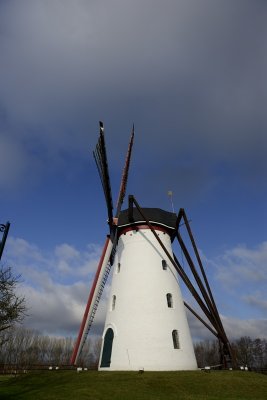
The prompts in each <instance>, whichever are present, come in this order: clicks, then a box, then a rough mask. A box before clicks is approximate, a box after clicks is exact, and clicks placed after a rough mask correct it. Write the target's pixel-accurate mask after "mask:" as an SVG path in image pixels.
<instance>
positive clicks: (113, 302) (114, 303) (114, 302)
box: [111, 295, 116, 311]
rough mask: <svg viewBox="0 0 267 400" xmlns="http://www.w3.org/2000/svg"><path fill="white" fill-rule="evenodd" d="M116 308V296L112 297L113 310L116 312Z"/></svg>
mask: <svg viewBox="0 0 267 400" xmlns="http://www.w3.org/2000/svg"><path fill="white" fill-rule="evenodd" d="M115 306H116V296H115V295H113V296H112V304H111V310H112V311H113V310H115Z"/></svg>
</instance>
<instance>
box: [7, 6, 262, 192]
mask: <svg viewBox="0 0 267 400" xmlns="http://www.w3.org/2000/svg"><path fill="white" fill-rule="evenodd" d="M0 7H1V13H0V15H1V17H0V18H1V21H0V22H1V33H0V34H1V37H0V48H1V54H2V61H1V66H0V79H1V91H0V107H1V122H2V124H1V125H2V126H3V129H1V131H0V135H1V136H5V135H6V133H7V132H8V135H9V136H10V140H14V141H16V142H17V146H18V145H19V146H21V149H23V151H21V154H22V156H21V158H22V159H27V156H28V155H29V154H30V153H32V151H33V148H38V149H39V152H40V154H41V158H44V159H46V158H48V157H49V159H50V160H51V159H53V158H54V159H56V158H57V157H58V153H60V152H63V153H64V154H65V153H68V152H70V151H74V152H82V151H83V147H84V145H85V144H86V145H87V147H88V142H90V143H89V145H90V146H92V145H93V143H94V141H95V135H94V133H95V131H96V127H97V120H98V119H100V118H103V119H104V120H105V121H106V125H107V127H108V131H109V132H110V135H112V138H108V139H107V140H108V142H109V145H110V146H111V147H112V144H115V143H116V146H114V149H112V148H111V157H112V158H113V159H112V161H113V162H115V161H114V160H115V159H116V158H117V155H118V154H119V153H120V152H121V149H122V146H125V134H128V131H129V130H130V126H131V123H132V121H134V122H135V123H136V126H137V132H138V138H137V140H136V147H137V149H136V152H137V155H136V158H137V160H136V165H137V168H140V169H143V167H144V165H143V164H142V159H141V157H143V154H144V152H145V153H146V154H147V152H148V150H149V156H148V158H150V157H151V156H153V157H155V158H156V159H157V163H158V165H164V164H165V165H166V166H167V167H168V163H170V161H169V160H170V159H171V160H172V161H171V162H172V163H173V165H174V169H173V171H175V172H176V170H178V169H179V170H180V171H181V170H183V168H184V169H185V170H186V173H187V174H189V175H190V176H191V178H192V179H191V178H190V177H189V178H188V185H189V186H190V185H191V186H193V185H194V182H195V181H198V182H199V184H201V182H204V183H205V185H207V187H209V186H210V185H212V184H213V179H214V178H213V172H212V169H213V168H214V166H215V165H216V164H217V163H220V162H221V163H225V164H229V165H230V166H231V167H232V168H235V169H236V170H238V171H241V172H239V173H240V174H241V175H243V176H245V178H250V179H252V180H254V179H255V177H257V176H258V175H259V174H260V175H261V176H262V174H263V173H266V162H265V151H266V140H267V139H266V137H267V136H266V134H265V131H266V106H267V104H266V103H267V90H266V89H267V88H266V85H267V79H266V78H267V76H266V75H267V62H266V54H267V53H266V50H267V46H266V42H267V27H266V23H265V22H266V15H267V5H266V3H265V2H262V1H246V0H243V1H241V0H240V1H235V2H232V1H220V0H217V1H211V0H202V1H195V0H194V1H190V0H189V1H188V0H187V1H185V0H181V1H171V0H169V1H167V2H164V4H163V3H162V2H161V1H155V0H153V1H152V0H150V1H139V0H138V1H135V2H131V1H121V0H117V1H100V2H93V1H82V0H81V1H57V2H44V1H41V0H39V1H38V0H35V1H31V0H25V1H24V2H23V3H22V2H19V1H5V2H2V3H1V5H0ZM88 132H90V133H89V135H88ZM92 132H93V133H92ZM40 149H41V151H40ZM15 151H16V149H15V148H14V152H15ZM10 157H12V149H11V147H10ZM138 158H139V161H138ZM167 160H168V161H167ZM190 162H191V165H190V166H188V165H187V164H188V163H190ZM173 165H171V167H173ZM199 165H201V168H199ZM146 168H147V166H146ZM153 168H154V169H153V171H154V172H155V175H156V176H157V179H158V173H157V172H160V171H159V168H158V169H157V167H156V168H155V167H153ZM166 169H168V171H169V170H170V168H166ZM148 174H150V177H151V179H153V174H152V173H151V172H149V171H148ZM167 176H168V175H167V172H166V174H163V173H162V171H161V178H160V179H161V182H162V183H163V182H165V181H166V177H167ZM205 187H206V186H205ZM204 190H206V189H205V188H204Z"/></svg>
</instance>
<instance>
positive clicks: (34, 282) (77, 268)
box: [6, 237, 109, 336]
mask: <svg viewBox="0 0 267 400" xmlns="http://www.w3.org/2000/svg"><path fill="white" fill-rule="evenodd" d="M99 258H100V247H99V246H98V245H95V244H89V245H88V246H87V248H86V249H85V251H79V250H77V249H76V248H75V247H74V246H71V245H69V244H67V243H63V244H61V245H58V246H56V247H55V249H54V250H53V251H51V252H49V253H46V252H43V251H42V250H41V249H40V248H38V247H37V246H36V245H34V244H32V243H28V242H27V241H26V240H24V239H20V238H14V237H10V238H9V240H8V242H7V246H6V263H7V264H9V265H11V266H12V267H13V268H14V273H20V274H21V281H22V282H21V284H20V285H19V288H18V290H19V293H20V294H21V295H22V296H25V298H26V304H27V308H28V311H27V317H26V318H25V321H24V324H25V325H27V326H29V327H31V328H34V329H38V330H40V331H42V332H45V333H48V334H57V335H58V334H65V335H74V336H75V335H76V334H77V333H78V328H79V326H80V323H81V321H82V317H83V313H84V310H85V306H86V302H87V299H88V295H89V291H90V288H91V285H92V279H93V277H94V273H95V271H96V267H97V264H98V262H99ZM108 293H109V284H108V283H107V285H106V287H105V291H104V293H103V295H102V300H101V302H100V304H99V308H98V312H97V315H96V318H95V321H94V329H93V331H94V332H97V333H99V334H100V333H101V327H102V325H103V323H104V318H105V306H106V302H107V296H108Z"/></svg>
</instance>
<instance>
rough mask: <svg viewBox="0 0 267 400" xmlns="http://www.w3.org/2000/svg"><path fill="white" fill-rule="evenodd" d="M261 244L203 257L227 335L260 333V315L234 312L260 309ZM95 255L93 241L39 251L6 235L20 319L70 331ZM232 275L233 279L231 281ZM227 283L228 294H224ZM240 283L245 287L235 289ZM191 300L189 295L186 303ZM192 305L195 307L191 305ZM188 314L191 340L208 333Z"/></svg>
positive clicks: (264, 303)
mask: <svg viewBox="0 0 267 400" xmlns="http://www.w3.org/2000/svg"><path fill="white" fill-rule="evenodd" d="M266 248H267V247H266V243H265V242H264V243H262V244H261V245H259V246H258V247H257V248H255V249H248V248H247V247H245V246H237V247H236V248H233V249H231V250H228V251H226V252H225V253H224V254H223V255H222V256H220V257H217V258H216V260H215V261H214V260H212V261H211V260H207V259H206V262H210V263H212V264H213V266H214V265H215V266H216V272H217V276H216V278H217V280H218V281H219V282H221V283H222V284H223V285H224V289H223V292H221V293H220V294H219V293H216V296H215V298H216V299H217V300H218V303H219V305H220V307H219V312H220V313H221V315H222V321H223V324H224V326H225V330H226V332H227V334H228V335H229V337H230V338H235V337H238V336H251V337H264V336H266V324H267V320H266V319H264V318H260V317H259V318H258V319H257V318H255V317H254V318H251V317H248V316H247V317H246V316H244V315H243V316H242V317H241V315H239V310H241V309H243V311H242V313H244V310H246V307H248V306H252V307H253V308H254V309H257V310H263V311H266V308H267V300H266V293H265V292H266V290H263V287H265V288H266V286H265V282H263V284H264V286H260V285H259V282H261V281H259V277H260V276H262V275H261V274H263V270H264V268H265V267H262V265H263V264H262V263H263V262H264V261H265V259H266ZM99 258H100V248H99V246H97V245H95V244H90V245H88V246H87V248H86V249H85V250H83V251H80V250H77V249H76V248H75V247H74V246H71V245H69V244H67V243H63V244H60V245H57V246H56V247H55V249H54V250H53V251H51V252H49V253H45V252H43V251H42V250H41V249H40V248H38V247H37V246H36V245H34V244H30V243H28V242H27V241H25V240H24V239H19V238H13V237H10V238H9V241H8V243H7V248H6V260H7V263H8V264H10V265H12V266H14V268H15V272H16V273H21V274H22V279H23V281H22V284H21V285H20V288H19V290H20V293H22V294H23V295H24V296H25V297H26V300H27V305H28V308H29V312H28V314H29V316H28V317H27V318H26V320H25V323H26V324H27V325H28V326H30V327H32V328H35V329H39V330H41V331H44V332H46V333H49V334H66V335H70V334H74V335H75V334H76V333H77V331H78V328H79V325H80V323H81V320H82V316H83V313H84V310H85V305H86V302H87V298H88V295H89V290H90V287H91V284H92V279H93V277H94V273H95V271H96V267H97V264H98V261H99ZM204 258H205V257H204ZM242 268H243V269H244V271H245V272H244V273H242V271H243V269H242ZM260 268H263V270H262V269H260ZM251 269H252V270H255V271H258V273H259V275H258V276H257V277H254V282H256V283H257V286H256V287H257V291H253V288H254V286H252V288H251V286H250V282H251ZM228 275H230V277H229V276H228ZM236 277H238V279H235V278H236ZM230 278H231V279H230ZM209 280H210V278H209ZM229 281H230V282H231V285H232V291H233V292H228V290H229V284H228V282H229ZM214 282H216V281H213V279H212V281H210V284H211V287H212V290H213V291H214ZM243 286H245V291H243V290H241V289H240V287H241V288H242V287H243ZM235 287H237V288H238V292H237V291H236V290H234V288H235ZM109 290H110V285H109V282H108V284H107V286H106V288H105V291H104V293H103V299H102V301H101V303H100V306H99V310H98V312H97V315H96V320H95V324H94V326H95V327H94V329H95V331H96V332H97V333H98V334H101V329H102V327H103V324H104V319H105V311H106V305H107V299H108V294H109ZM244 292H245V294H244ZM236 296H237V297H236ZM225 298H227V300H228V301H229V302H230V304H232V309H231V308H228V311H229V313H226V310H227V306H226V305H225V303H224V299H225ZM191 300H192V299H189V303H191ZM192 306H193V308H196V309H198V307H196V306H195V305H194V304H192ZM235 307H236V308H235ZM242 313H241V314H242ZM188 316H189V324H190V328H191V332H192V336H193V338H194V339H195V340H201V339H204V338H210V337H212V334H210V332H209V331H208V330H207V328H206V327H204V326H203V325H202V324H201V323H200V322H199V321H198V320H197V319H196V318H195V317H193V316H192V315H191V314H190V313H188Z"/></svg>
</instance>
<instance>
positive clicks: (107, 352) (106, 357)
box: [100, 328, 114, 368]
mask: <svg viewBox="0 0 267 400" xmlns="http://www.w3.org/2000/svg"><path fill="white" fill-rule="evenodd" d="M113 338H114V333H113V330H112V329H111V328H108V330H107V332H106V334H105V339H104V347H103V352H102V359H101V365H100V368H102V367H103V368H105V367H110V363H111V353H112V344H113Z"/></svg>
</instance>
